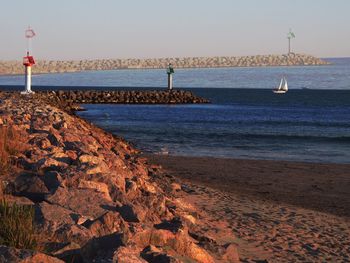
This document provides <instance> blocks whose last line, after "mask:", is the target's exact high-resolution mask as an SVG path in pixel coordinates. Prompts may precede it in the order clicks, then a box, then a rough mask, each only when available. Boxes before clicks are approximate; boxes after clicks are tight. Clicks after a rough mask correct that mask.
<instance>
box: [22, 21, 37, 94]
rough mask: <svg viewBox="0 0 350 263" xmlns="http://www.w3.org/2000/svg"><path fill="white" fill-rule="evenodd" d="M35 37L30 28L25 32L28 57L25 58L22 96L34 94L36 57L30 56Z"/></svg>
mask: <svg viewBox="0 0 350 263" xmlns="http://www.w3.org/2000/svg"><path fill="white" fill-rule="evenodd" d="M34 36H35V33H34V30H33V29H31V28H30V27H29V28H28V29H27V30H26V31H25V37H26V38H27V55H26V56H25V57H23V65H24V67H25V90H24V91H22V92H21V94H33V93H34V92H33V91H32V66H33V65H34V64H35V61H34V57H33V56H32V55H31V54H30V44H31V39H32V38H33V37H34Z"/></svg>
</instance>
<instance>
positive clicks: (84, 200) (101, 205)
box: [47, 187, 115, 218]
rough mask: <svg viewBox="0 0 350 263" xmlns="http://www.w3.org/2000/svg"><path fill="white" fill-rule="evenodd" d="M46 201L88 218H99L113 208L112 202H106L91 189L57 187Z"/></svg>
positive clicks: (99, 194) (102, 195)
mask: <svg viewBox="0 0 350 263" xmlns="http://www.w3.org/2000/svg"><path fill="white" fill-rule="evenodd" d="M47 201H48V202H50V203H51V204H57V205H59V206H62V207H64V208H66V209H68V210H72V211H74V212H75V213H77V214H79V215H81V216H85V217H90V218H97V217H100V216H101V215H103V214H104V213H105V212H106V211H108V210H110V209H114V207H115V204H114V203H113V202H110V201H108V200H106V198H105V196H104V194H101V193H99V192H97V191H95V190H93V189H76V188H63V187H59V188H58V189H57V191H56V192H55V194H54V195H52V196H50V197H48V198H47Z"/></svg>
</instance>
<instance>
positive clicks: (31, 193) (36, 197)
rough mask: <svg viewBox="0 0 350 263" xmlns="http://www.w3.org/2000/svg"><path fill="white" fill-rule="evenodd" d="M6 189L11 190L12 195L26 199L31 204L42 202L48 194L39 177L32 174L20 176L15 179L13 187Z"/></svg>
mask: <svg viewBox="0 0 350 263" xmlns="http://www.w3.org/2000/svg"><path fill="white" fill-rule="evenodd" d="M8 187H11V188H13V189H12V191H13V192H12V193H13V194H14V195H18V196H24V197H27V198H29V199H30V200H32V201H33V202H38V201H41V200H44V198H45V197H46V196H47V195H48V194H49V193H50V192H49V190H48V189H47V187H46V186H45V183H44V182H43V181H42V180H41V179H40V178H39V176H37V175H36V174H32V173H22V174H20V175H19V176H17V177H16V179H15V181H14V182H13V185H12V186H10V185H8Z"/></svg>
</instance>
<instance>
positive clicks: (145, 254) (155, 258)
mask: <svg viewBox="0 0 350 263" xmlns="http://www.w3.org/2000/svg"><path fill="white" fill-rule="evenodd" d="M141 256H142V258H144V259H145V260H147V262H150V263H181V262H183V261H181V260H179V259H175V258H173V257H171V256H169V255H167V254H166V253H164V252H162V251H161V250H160V249H158V248H157V247H155V246H152V245H150V246H147V247H146V248H145V249H144V250H143V251H142V252H141Z"/></svg>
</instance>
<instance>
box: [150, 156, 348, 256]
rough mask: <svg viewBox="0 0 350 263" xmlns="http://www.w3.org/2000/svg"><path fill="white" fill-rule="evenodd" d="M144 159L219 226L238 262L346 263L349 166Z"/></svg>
mask: <svg viewBox="0 0 350 263" xmlns="http://www.w3.org/2000/svg"><path fill="white" fill-rule="evenodd" d="M147 157H148V158H149V160H150V162H152V163H156V164H160V165H161V166H162V167H163V168H164V169H165V171H166V172H167V173H168V174H169V175H170V176H174V177H175V178H176V179H177V180H179V182H180V183H182V184H183V185H182V186H183V190H185V192H187V194H186V195H184V196H182V198H184V199H186V200H188V201H189V202H191V203H193V204H194V205H196V206H197V207H199V208H201V211H202V212H203V213H205V214H206V217H207V218H211V220H212V222H211V224H212V226H215V225H220V224H218V223H217V222H222V221H225V222H227V224H228V226H227V227H228V228H229V229H231V230H232V234H233V235H234V236H235V237H236V243H237V244H238V250H239V254H240V259H241V261H243V262H254V261H251V260H267V261H268V262H296V261H297V262H298V261H299V262H300V261H301V262H305V261H308V262H323V261H324V262H341V261H342V262H346V261H348V260H350V258H349V255H350V246H349V242H350V238H349V236H350V220H349V215H350V212H349V211H350V209H349V208H350V193H349V191H347V189H349V186H350V176H349V171H350V165H347V164H315V163H296V162H281V161H266V160H237V159H219V158H207V157H179V156H167V155H148V156H147ZM209 221H210V220H209ZM221 224H222V223H221Z"/></svg>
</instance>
